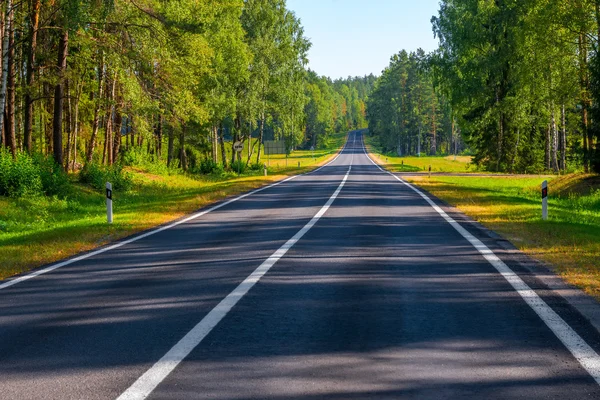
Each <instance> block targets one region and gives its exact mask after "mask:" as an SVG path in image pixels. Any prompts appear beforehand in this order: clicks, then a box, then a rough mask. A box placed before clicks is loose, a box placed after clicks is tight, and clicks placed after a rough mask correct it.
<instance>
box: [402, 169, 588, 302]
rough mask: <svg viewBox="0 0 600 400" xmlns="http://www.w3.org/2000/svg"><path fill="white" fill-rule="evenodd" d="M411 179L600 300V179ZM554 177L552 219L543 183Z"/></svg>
mask: <svg viewBox="0 0 600 400" xmlns="http://www.w3.org/2000/svg"><path fill="white" fill-rule="evenodd" d="M407 179H408V180H409V181H411V182H413V183H415V184H417V185H419V186H421V187H423V188H424V189H426V190H428V191H429V192H431V193H432V194H434V195H435V196H437V197H439V198H441V199H442V200H444V201H446V202H448V203H449V204H452V205H454V206H456V207H457V208H458V209H459V210H461V211H462V212H464V213H466V214H467V215H469V216H471V217H473V218H474V219H476V220H477V221H479V222H481V223H482V224H483V225H485V226H487V227H488V228H490V229H492V230H494V231H496V232H498V233H500V234H501V235H502V236H504V237H505V238H507V239H508V240H510V241H511V242H512V243H513V244H515V245H516V246H517V247H518V248H519V249H521V250H523V251H524V252H525V253H527V254H530V255H531V256H533V257H535V258H538V259H540V260H542V261H544V262H546V263H548V264H550V265H552V266H553V268H554V269H555V270H556V272H557V273H558V274H559V275H561V276H562V277H563V278H564V279H565V280H566V281H567V282H569V283H571V284H574V285H577V286H579V287H580V288H582V289H583V290H584V291H585V292H587V293H588V294H590V295H593V296H595V297H596V298H597V299H600V185H598V183H599V182H600V178H599V177H598V176H594V175H583V174H574V175H568V176H563V177H552V176H550V177H544V176H539V177H523V176H511V177H475V176H473V177H470V176H433V177H431V178H428V177H427V176H418V177H409V178H407ZM544 179H547V180H548V181H549V191H550V195H549V219H548V220H547V221H543V220H542V219H541V198H540V197H541V196H540V190H541V189H540V185H541V182H542V181H543V180H544Z"/></svg>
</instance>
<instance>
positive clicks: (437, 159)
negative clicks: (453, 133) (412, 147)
mask: <svg viewBox="0 0 600 400" xmlns="http://www.w3.org/2000/svg"><path fill="white" fill-rule="evenodd" d="M364 138H365V143H366V145H367V148H368V149H369V152H370V154H371V156H372V158H373V159H374V160H375V161H376V162H378V163H379V164H381V165H385V166H386V168H387V169H388V170H390V171H392V172H424V171H429V167H430V166H431V171H432V172H475V171H477V169H476V168H475V166H474V165H473V164H472V163H471V161H472V157H471V156H456V157H455V156H425V155H422V156H421V157H413V156H407V157H398V156H393V155H390V154H382V153H381V152H380V151H379V149H378V148H377V147H376V146H374V141H373V138H372V137H370V136H369V135H365V136H364Z"/></svg>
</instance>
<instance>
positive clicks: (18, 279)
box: [0, 139, 348, 290]
mask: <svg viewBox="0 0 600 400" xmlns="http://www.w3.org/2000/svg"><path fill="white" fill-rule="evenodd" d="M347 144H348V139H346V142H345V143H344V146H343V147H342V149H341V150H340V151H339V152H338V153H337V155H336V156H335V157H334V158H333V159H332V160H331V161H329V162H327V163H326V164H324V165H322V166H320V167H318V168H316V169H314V170H312V171H309V172H305V173H302V174H298V175H292V176H290V177H287V178H285V179H282V180H280V181H277V182H274V183H272V184H270V185H267V186H263V187H261V188H258V189H254V190H252V191H250V192H248V193H244V194H242V195H240V196H238V197H234V198H233V199H229V200H227V201H223V202H221V203H218V204H216V205H214V206H211V207H210V208H208V209H206V210H204V211H200V212H197V213H193V214H192V215H189V216H187V217H184V218H182V219H179V220H176V221H174V222H171V223H168V224H166V225H163V226H160V227H158V228H154V229H151V230H150V231H147V232H145V233H141V234H137V235H135V236H133V237H131V238H129V239H125V240H122V241H119V242H116V243H113V244H110V245H107V246H105V247H102V248H100V249H96V250H92V251H90V252H87V253H84V254H81V255H79V256H74V257H72V258H68V259H67V260H64V261H59V262H57V263H52V264H50V265H49V266H47V267H42V268H40V269H38V270H35V271H33V272H29V273H26V274H24V275H18V276H17V277H15V278H12V279H9V280H7V281H5V282H3V281H1V280H0V290H3V289H6V288H9V287H11V286H14V285H17V284H19V283H21V282H25V281H28V280H30V279H33V278H35V277H38V276H40V275H44V274H47V273H49V272H52V271H54V270H57V269H59V268H62V267H66V266H68V265H71V264H74V263H76V262H79V261H82V260H86V259H88V258H91V257H94V256H97V255H99V254H102V253H106V252H108V251H111V250H115V249H118V248H119V247H123V246H126V245H128V244H130V243H133V242H136V241H138V240H141V239H144V238H147V237H148V236H152V235H155V234H157V233H160V232H162V231H166V230H167V229H171V228H174V227H176V226H178V225H181V224H184V223H186V222H189V221H192V220H194V219H197V218H200V217H202V216H204V215H206V214H208V213H211V212H213V211H216V210H218V209H220V208H223V207H225V206H228V205H229V204H231V203H235V202H236V201H238V200H242V199H244V198H246V197H248V196H252V195H254V194H256V193H259V192H262V191H263V190H267V189H271V188H273V187H275V186H279V185H281V184H284V183H286V182H289V181H291V180H293V179H296V178H298V177H301V176H305V175H310V174H314V173H315V172H317V171H320V170H321V169H323V168H325V167H327V166H329V165H330V164H332V163H333V162H334V161H335V160H337V159H338V157H339V156H340V155H342V153H343V152H344V150H345V149H346V145H347Z"/></svg>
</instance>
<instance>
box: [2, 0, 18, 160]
mask: <svg viewBox="0 0 600 400" xmlns="http://www.w3.org/2000/svg"><path fill="white" fill-rule="evenodd" d="M10 21H11V22H10V29H9V40H8V77H7V87H6V95H7V99H6V124H5V129H6V145H7V146H8V147H10V151H11V153H12V155H13V157H14V156H16V154H17V138H16V135H15V92H16V87H15V26H14V11H11V16H10Z"/></svg>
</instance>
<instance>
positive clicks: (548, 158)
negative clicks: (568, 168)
mask: <svg viewBox="0 0 600 400" xmlns="http://www.w3.org/2000/svg"><path fill="white" fill-rule="evenodd" d="M551 130H552V125H551V124H549V125H548V128H547V129H546V137H545V140H544V144H545V152H544V164H545V165H544V166H545V168H546V170H550V163H551V159H552V157H551V155H550V149H551V146H550V131H551Z"/></svg>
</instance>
